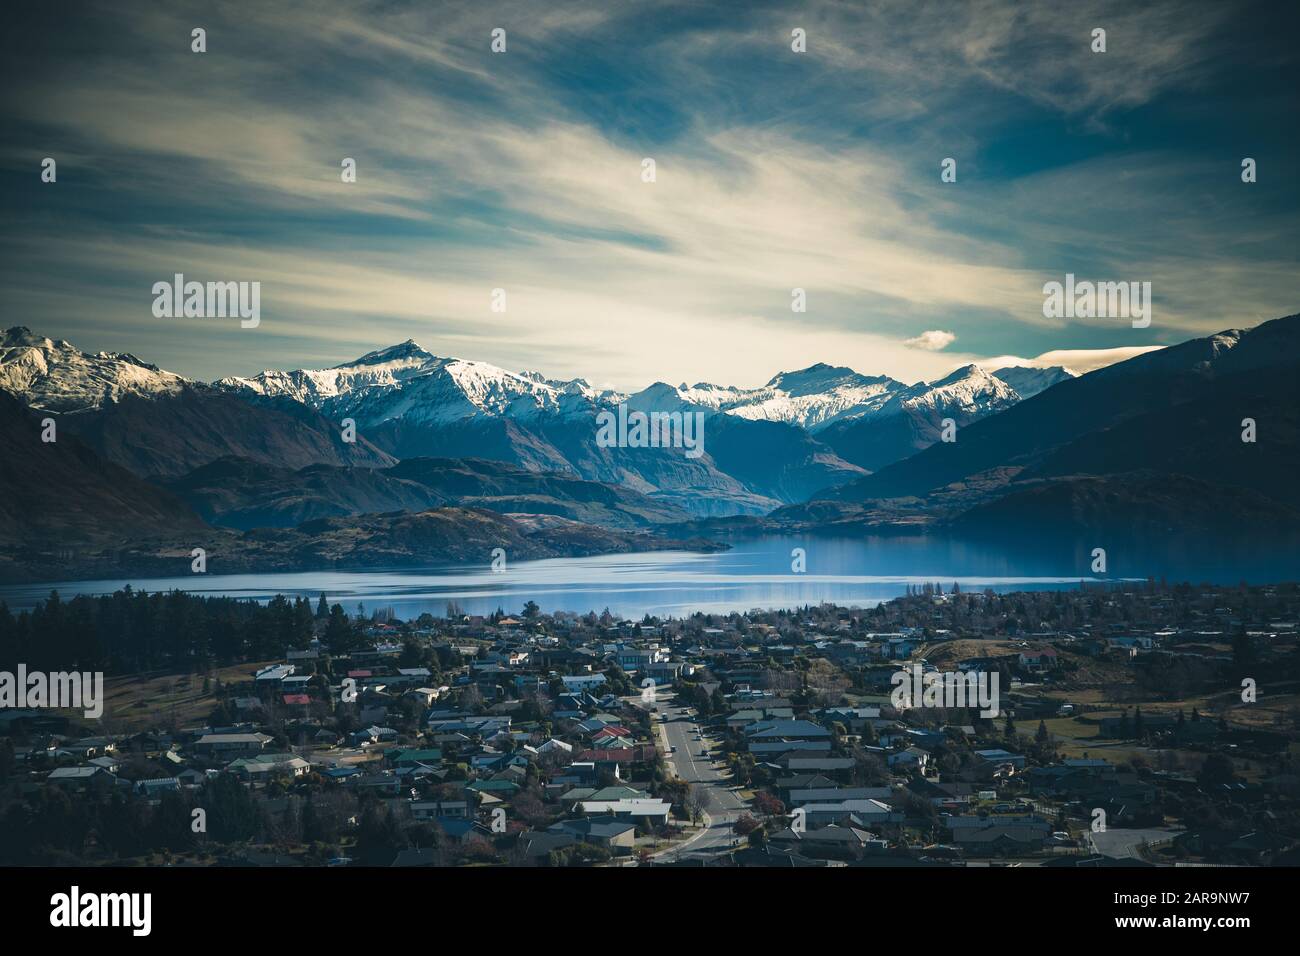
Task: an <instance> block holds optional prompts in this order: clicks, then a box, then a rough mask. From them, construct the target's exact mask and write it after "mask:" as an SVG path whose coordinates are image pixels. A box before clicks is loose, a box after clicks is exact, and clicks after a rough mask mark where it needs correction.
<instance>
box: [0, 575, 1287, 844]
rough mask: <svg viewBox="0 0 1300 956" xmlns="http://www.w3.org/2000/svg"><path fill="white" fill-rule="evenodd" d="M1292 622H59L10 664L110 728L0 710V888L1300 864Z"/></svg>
mask: <svg viewBox="0 0 1300 956" xmlns="http://www.w3.org/2000/svg"><path fill="white" fill-rule="evenodd" d="M1298 621H1300V586H1297V585H1294V584H1288V585H1270V586H1258V587H1253V586H1249V587H1248V586H1245V585H1242V586H1238V587H1219V586H1209V585H1189V584H1180V585H1169V584H1166V583H1164V582H1157V581H1147V582H1145V583H1115V584H1107V585H1084V584H1080V585H1079V586H1078V587H1077V588H1075V589H1072V590H1058V591H1049V590H1043V591H1027V592H1019V593H1007V594H997V593H994V592H993V591H979V592H966V591H963V590H962V589H961V588H960V587H958V586H957V585H947V586H945V585H942V584H927V585H921V586H908V593H907V594H906V595H905V596H903V597H900V598H897V599H895V600H892V601H888V602H885V603H883V604H880V605H879V606H876V607H869V608H844V607H837V606H832V605H822V606H815V607H804V608H800V609H795V610H788V611H758V610H756V611H752V612H750V613H747V614H726V615H722V614H718V615H709V614H694V615H692V616H690V617H687V618H684V619H675V618H674V619H659V618H654V617H646V618H644V619H642V620H639V621H634V620H624V619H620V618H618V617H616V616H614V615H612V614H610V613H609V612H608V611H606V612H604V613H601V614H597V613H588V614H583V615H579V614H570V613H554V614H548V613H543V612H542V611H541V610H540V609H539V608H538V607H537V605H536V604H534V603H532V602H529V603H528V604H527V605H525V607H524V608H522V609H521V610H520V611H519V612H518V613H515V614H507V613H505V612H504V611H503V610H501V611H498V612H496V613H494V614H491V615H486V616H477V615H467V614H465V613H462V612H461V610H460V609H459V608H458V607H457V606H456V605H455V603H454V602H451V603H449V604H448V606H447V608H446V613H445V615H440V616H435V615H432V614H423V615H421V616H419V617H418V618H416V619H414V620H397V619H396V618H395V617H394V616H393V614H392V612H391V611H389V610H387V609H371V610H369V611H367V610H366V609H365V608H364V607H358V608H356V609H355V610H354V612H353V613H348V612H347V611H345V610H344V608H343V607H342V606H341V605H339V604H337V603H335V604H331V603H330V602H329V600H328V598H327V596H325V595H321V596H320V599H319V601H317V602H316V603H315V606H314V607H313V605H312V603H311V602H309V601H308V600H307V599H306V598H304V597H299V598H297V599H288V598H284V597H277V598H275V599H273V600H272V601H270V602H269V603H266V604H257V603H255V602H252V601H236V600H233V599H228V598H202V597H196V596H193V595H188V594H184V593H181V592H173V593H171V594H145V593H143V592H135V591H131V590H130V589H127V590H125V591H120V592H117V593H116V594H113V595H110V596H104V597H88V596H83V597H78V598H75V599H73V600H72V601H68V602H63V601H61V600H60V599H59V598H58V596H57V595H51V597H50V598H49V600H47V601H45V602H43V603H42V604H40V605H39V606H37V607H36V608H35V609H33V610H32V611H24V612H22V613H20V614H17V615H15V614H12V613H10V611H9V610H8V609H7V608H4V607H0V667H3V668H7V669H10V670H16V669H17V665H18V664H20V663H21V664H24V665H25V666H26V667H27V669H28V671H33V670H36V669H38V668H40V667H43V666H48V667H50V668H53V667H55V666H63V667H67V668H72V667H76V668H77V669H78V670H83V671H85V670H92V669H96V668H101V669H103V670H104V671H106V673H107V677H106V680H105V687H104V692H103V698H104V701H103V704H104V710H103V716H102V717H101V718H99V719H87V718H86V717H85V715H84V714H83V713H82V712H81V711H75V710H52V709H42V708H15V707H7V708H3V709H0V863H3V864H7V865H59V864H67V865H82V866H97V865H109V864H113V865H120V864H123V863H136V864H141V865H160V864H168V865H186V866H220V865H230V866H395V867H411V866H464V865H485V864H486V865H502V866H650V867H656V866H664V867H698V866H724V867H734V866H804V867H807V866H815V867H845V866H849V867H852V866H882V867H922V866H928V867H963V866H964V867H972V866H1043V867H1085V866H1088V867H1091V866H1175V865H1179V866H1183V865H1255V866H1264V865H1270V866H1272V865H1295V864H1296V863H1297V862H1300V852H1298V851H1300V803H1298V802H1297V798H1298V797H1300V787H1298V786H1297V782H1298V781H1297V776H1296V773H1295V770H1294V768H1293V760H1294V758H1295V755H1296V750H1297V742H1298V741H1300V698H1298V697H1297V680H1298V679H1300V643H1298V641H1297V635H1298V633H1300V624H1298V623H1297V622H1298ZM903 671H905V672H906V673H907V674H908V675H909V676H908V678H907V679H908V681H911V680H912V676H911V675H913V674H915V675H918V680H919V675H927V676H928V675H932V674H943V675H960V677H961V678H966V677H970V676H971V675H979V676H980V677H981V678H991V680H990V681H988V684H989V685H990V686H991V687H992V688H993V689H994V693H995V695H996V696H998V697H999V698H1000V699H999V700H997V701H996V703H995V704H994V707H993V708H991V709H990V710H991V711H992V712H993V713H996V716H995V717H991V718H990V717H985V716H981V711H980V706H979V705H980V704H981V701H979V700H976V699H975V695H974V694H972V695H971V698H970V699H969V700H967V701H966V703H969V704H971V705H972V706H971V707H970V708H945V707H942V706H931V705H930V701H928V700H923V699H920V698H918V697H914V696H911V695H908V696H907V697H905V698H900V697H898V696H897V695H891V689H892V688H893V687H894V686H895V685H896V683H897V680H896V675H898V674H899V673H900V672H903ZM947 679H948V680H949V682H950V683H951V681H952V680H953V679H956V678H947ZM930 682H933V681H930ZM972 684H973V681H972ZM927 696H929V695H927ZM939 702H940V703H943V702H945V701H943V700H942V698H940V699H939ZM983 703H984V704H987V701H984V702H983Z"/></svg>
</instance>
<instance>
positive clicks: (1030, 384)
mask: <svg viewBox="0 0 1300 956" xmlns="http://www.w3.org/2000/svg"><path fill="white" fill-rule="evenodd" d="M993 374H994V375H995V376H997V377H998V378H1000V379H1002V381H1004V382H1006V383H1007V384H1008V385H1010V386H1011V387H1012V388H1014V389H1015V390H1016V394H1018V395H1019V396H1020V398H1021V400H1022V401H1023V400H1024V399H1026V398H1033V397H1034V396H1035V395H1037V394H1038V393H1039V392H1042V391H1046V390H1047V389H1049V388H1051V387H1052V386H1053V385H1055V384H1056V383H1057V382H1064V381H1065V380H1066V379H1070V378H1078V377H1079V373H1078V372H1076V371H1074V370H1073V369H1068V368H1065V367H1064V366H1061V365H1052V366H1049V367H1047V368H1030V367H1029V366H1027V365H1009V366H1007V367H1006V368H1000V369H998V370H997V371H996V372H994V373H993Z"/></svg>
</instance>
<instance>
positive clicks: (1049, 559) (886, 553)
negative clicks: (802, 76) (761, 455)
mask: <svg viewBox="0 0 1300 956" xmlns="http://www.w3.org/2000/svg"><path fill="white" fill-rule="evenodd" d="M794 548H803V549H804V550H805V551H806V555H807V557H806V565H807V570H806V572H804V573H802V574H796V573H794V572H793V571H792V570H791V564H792V557H791V551H792V549H794ZM1107 562H1108V563H1107V573H1106V574H1105V575H1094V574H1092V572H1091V570H1090V564H1091V548H1090V547H1089V546H1088V544H1087V543H1076V544H1073V545H1070V546H1067V547H1062V548H1058V549H1056V550H1055V551H1054V552H1016V553H1013V552H1011V551H1009V550H1007V549H1005V548H999V547H997V546H993V545H989V544H987V543H980V544H973V543H970V542H962V541H954V540H948V539H941V538H922V537H908V538H898V537H892V538H857V539H825V538H811V537H810V538H799V537H770V538H761V539H755V540H744V541H738V542H736V543H735V547H734V548H733V549H732V550H731V551H726V552H721V553H718V554H695V553H690V552H681V551H667V552H651V553H643V554H620V555H605V556H602V557H592V558H556V559H551V560H546V561H527V562H520V563H518V564H513V563H511V564H508V566H507V569H506V570H505V571H504V572H498V573H494V572H493V571H492V570H491V568H490V556H488V555H485V556H484V561H483V564H482V566H479V567H465V566H459V567H441V568H429V569H428V570H422V571H411V570H402V571H366V572H363V571H325V572H311V573H294V574H232V575H219V574H210V575H201V576H200V575H186V576H183V577H175V578H153V579H132V580H131V581H129V582H128V581H126V580H110V581H76V582H57V583H52V584H40V585H23V586H11V587H4V588H0V599H3V600H5V601H6V602H8V604H9V606H10V608H12V609H15V610H17V609H19V608H22V607H30V606H31V605H32V604H33V603H34V602H35V601H37V600H40V599H42V598H44V597H45V596H46V595H48V594H49V592H50V590H52V589H57V590H58V591H59V593H60V594H61V595H62V596H64V597H65V598H66V597H71V596H72V595H74V594H104V593H110V592H112V591H115V590H117V589H119V588H121V587H123V586H124V585H126V584H128V583H130V584H131V585H132V586H133V587H135V588H136V589H137V590H141V589H143V590H146V591H165V590H170V589H172V588H180V589H183V590H187V591H191V592H194V593H201V594H221V595H231V596H235V597H247V598H256V599H258V600H265V599H267V598H269V597H272V596H274V595H275V594H285V595H289V596H294V595H299V594H302V595H307V596H309V597H311V598H313V599H315V597H316V596H317V595H319V594H320V593H321V592H324V593H325V594H326V595H328V597H329V600H330V601H331V603H334V602H337V603H341V604H343V605H344V607H345V608H346V609H347V610H348V611H352V610H354V609H355V605H356V604H357V603H358V602H360V603H364V604H365V606H366V609H367V611H369V610H372V609H375V608H387V607H391V608H392V609H393V611H394V613H395V614H397V616H398V617H401V618H410V617H415V616H417V615H419V614H421V613H423V612H425V611H428V612H430V613H433V614H439V615H440V614H443V613H445V611H446V608H447V604H448V602H450V601H454V602H456V604H457V605H459V607H460V608H461V609H462V610H463V611H465V612H466V613H470V614H486V613H491V612H492V611H495V610H496V609H497V608H501V609H503V610H505V611H507V612H511V613H517V612H518V611H519V610H520V608H522V607H523V605H524V602H526V601H529V600H532V601H536V602H537V604H538V605H540V607H541V608H542V610H543V611H577V612H583V613H585V612H586V611H591V610H594V611H601V610H603V609H605V608H609V610H610V611H611V612H613V613H615V614H619V615H623V616H626V617H641V616H642V615H644V614H654V615H659V616H663V615H678V616H680V615H684V614H690V613H692V612H694V611H715V612H727V611H733V610H737V611H746V610H749V609H751V608H781V607H798V606H801V605H804V604H818V603H821V602H823V601H830V602H833V603H836V604H844V605H850V606H853V605H857V606H864V605H874V604H876V603H878V602H879V601H882V600H888V599H889V598H892V597H897V596H898V595H900V594H902V593H904V590H905V588H906V586H907V585H908V584H921V583H924V582H927V581H933V582H938V583H941V584H942V585H943V586H944V590H947V589H948V588H949V587H951V585H952V584H953V582H954V581H955V582H957V583H958V584H959V585H960V586H961V587H962V589H963V590H970V589H984V588H992V589H993V590H995V591H1016V590H1035V589H1053V588H1064V587H1075V586H1077V585H1078V583H1079V581H1081V580H1089V581H1096V580H1102V579H1105V580H1118V579H1125V578H1127V579H1145V578H1147V577H1149V576H1150V577H1155V578H1157V579H1159V578H1162V577H1164V578H1167V579H1168V580H1169V581H1170V582H1176V581H1182V580H1189V581H1193V582H1202V581H1210V582H1215V583H1222V584H1232V583H1236V582H1238V581H1242V580H1245V581H1249V582H1250V583H1256V584H1257V583H1266V582H1269V581H1279V580H1294V579H1296V578H1297V577H1300V573H1298V571H1300V569H1298V568H1297V563H1298V562H1297V560H1296V555H1295V554H1294V553H1290V554H1287V555H1283V556H1276V555H1275V556H1264V555H1260V554H1249V555H1228V554H1224V553H1221V552H1214V553H1212V554H1206V555H1197V554H1188V553H1182V554H1178V555H1173V556H1170V555H1162V556H1158V557H1155V556H1145V557H1138V556H1136V555H1133V554H1131V553H1113V552H1112V553H1109V554H1108V555H1107Z"/></svg>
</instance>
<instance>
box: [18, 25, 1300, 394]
mask: <svg viewBox="0 0 1300 956" xmlns="http://www.w3.org/2000/svg"><path fill="white" fill-rule="evenodd" d="M42 6H43V7H44V9H41V10H35V11H33V10H28V9H25V8H24V9H23V11H22V12H21V13H18V12H14V13H13V14H12V17H11V23H10V25H9V28H8V29H7V31H6V36H5V38H4V41H3V42H4V44H5V50H4V56H3V58H2V63H3V65H2V66H0V69H3V73H4V82H3V87H2V89H3V92H2V93H0V98H2V102H3V108H2V110H0V112H2V114H3V119H4V125H5V128H6V130H7V131H8V133H7V136H6V137H5V139H4V142H3V145H2V146H0V190H2V191H3V200H4V201H3V216H4V219H5V226H6V228H5V229H4V232H3V239H2V240H0V241H2V242H3V256H0V296H2V297H0V305H2V307H3V311H4V320H3V322H2V324H3V325H5V326H8V325H26V326H28V327H30V328H32V329H33V330H35V331H37V332H40V333H43V334H45V335H48V336H50V337H53V338H65V339H68V340H70V341H71V342H73V343H74V344H75V345H77V346H79V347H81V348H84V349H87V350H89V351H98V350H109V351H126V352H131V353H133V354H135V355H137V356H139V357H140V358H142V359H144V360H146V361H149V362H153V363H155V364H158V365H160V366H162V367H163V368H166V369H169V370H171V371H174V372H178V373H180V374H183V375H187V376H190V377H193V378H199V379H205V380H209V379H215V378H218V377H221V376H224V375H232V374H237V375H248V374H253V373H256V372H258V371H260V370H262V369H265V368H286V369H287V368H299V367H320V366H328V365H334V364H339V363H341V362H345V361H349V360H351V359H354V358H356V357H358V356H359V355H361V354H363V353H365V352H368V351H371V350H374V349H377V348H382V347H384V346H387V345H391V344H395V343H397V342H400V341H403V340H405V339H408V338H410V339H414V340H416V341H417V342H419V343H420V344H421V345H422V346H424V348H426V349H427V350H429V351H430V352H433V353H434V354H437V355H443V356H456V357H460V358H466V359H476V360H481V361H487V362H491V363H493V364H496V365H500V366H502V367H505V368H508V369H513V370H525V369H527V370H539V371H541V372H543V373H544V374H545V375H547V376H548V377H551V378H564V379H567V378H572V377H579V376H580V377H583V378H586V379H587V380H589V381H590V382H592V383H593V384H602V385H611V386H614V387H618V388H624V389H633V388H640V387H643V386H645V385H648V384H650V383H652V382H655V381H660V380H662V381H668V382H671V383H673V384H676V383H679V382H687V383H692V384H693V383H696V382H713V383H719V384H731V385H743V386H752V385H758V384H761V383H763V382H766V381H767V380H768V379H769V378H771V377H772V376H773V375H774V374H776V373H777V372H779V371H783V370H791V369H796V368H802V367H806V366H808V365H812V364H814V363H816V362H828V363H830V364H835V365H847V366H850V367H852V368H854V369H856V370H858V371H860V372H863V373H867V374H888V375H891V376H893V377H894V378H897V379H900V380H904V381H909V382H911V381H917V380H920V379H928V380H933V379H936V378H938V377H940V376H942V375H944V374H946V373H947V372H949V371H951V370H952V369H954V368H956V367H958V366H960V365H965V364H968V363H970V362H978V363H981V364H986V365H989V366H990V367H997V366H999V365H1003V364H1034V363H1037V364H1067V365H1069V366H1070V367H1072V368H1074V369H1076V370H1079V371H1086V370H1088V369H1090V368H1094V367H1099V366H1101V365H1104V364H1107V363H1109V362H1112V361H1117V360H1120V359H1123V358H1126V357H1130V356H1132V355H1134V354H1137V353H1138V352H1139V351H1141V350H1144V349H1150V348H1155V347H1160V346H1163V345H1169V344H1173V343H1175V342H1179V341H1183V340H1185V339H1187V338H1190V337H1193V336H1196V335H1203V334H1207V333H1211V332H1215V331H1219V330H1221V329H1226V328H1240V327H1248V326H1252V325H1255V324H1258V323H1259V322H1262V321H1266V320H1268V319H1271V318H1276V317H1278V316H1282V315H1289V314H1292V313H1295V312H1297V311H1300V306H1298V303H1300V294H1297V293H1300V280H1298V278H1297V277H1298V275H1300V270H1298V269H1297V264H1298V263H1297V256H1298V255H1300V242H1298V241H1297V240H1298V239H1300V235H1298V233H1300V221H1298V219H1297V213H1298V212H1300V182H1298V180H1297V176H1296V175H1295V173H1296V146H1297V143H1296V139H1297V133H1296V130H1297V124H1296V122H1295V116H1296V106H1297V97H1298V96H1300V93H1297V91H1298V90H1300V82H1297V81H1298V80H1300V75H1298V74H1300V69H1297V55H1296V53H1295V46H1296V45H1295V42H1294V41H1295V36H1296V27H1297V23H1298V22H1300V15H1298V14H1297V12H1296V5H1294V4H1274V3H1258V4H1255V3H1237V2H1225V0H1210V2H1203V3H1200V2H1198V3H1188V2H1178V3H1158V2H1157V3H1150V4H1140V5H1139V4H1132V3H1129V2H1117V3H1109V2H1105V3H1098V2H1090V0H1079V2H1070V3H1033V4H1024V3H1021V4H1007V3H1000V2H999V3H994V2H982V0H974V2H970V3H948V2H944V3H925V2H918V0H905V2H880V3H838V2H810V3H804V4H789V3H785V4H781V3H764V2H752V3H745V4H735V3H717V4H709V3H673V2H665V0H653V2H641V0H603V2H599V3H597V2H593V0H587V2H583V3H566V2H560V0H551V2H546V3H537V2H531V3H529V2H522V0H520V2H493V0H483V2H473V3H471V2H463V3H437V2H432V3H430V2H424V3H400V2H382V3H380V2H366V0H320V2H313V3H301V4H299V3H275V4H268V3H251V2H228V3H222V4H197V3H195V4H191V3H185V2H176V3H168V4H165V5H148V6H146V5H143V4H141V5H136V6H137V8H136V9H130V8H129V7H128V6H124V5H122V4H120V3H116V2H109V3H84V4H75V5H42ZM196 27H202V28H203V29H204V30H205V31H206V42H207V51H206V52H204V53H195V52H192V50H191V43H192V40H191V31H192V30H193V29H194V28H196ZM1096 28H1102V29H1104V30H1105V31H1106V51H1105V52H1104V53H1095V52H1093V51H1092V49H1091V46H1092V43H1093V39H1092V31H1093V30H1094V29H1096ZM494 29H502V30H504V31H505V39H506V49H505V52H503V53H494V52H493V51H492V49H491V43H492V31H493V30H494ZM795 29H799V30H803V31H804V33H805V35H806V52H802V53H796V52H795V51H794V50H793V49H792V31H793V30H795ZM46 157H50V158H53V159H55V160H56V163H57V181H56V182H54V183H47V182H42V181H41V163H42V160H43V159H44V158H46ZM1246 157H1250V158H1253V159H1254V160H1255V161H1256V163H1257V181H1256V182H1254V183H1243V182H1242V179H1241V162H1242V159H1243V158H1246ZM344 158H352V159H355V161H356V173H357V175H356V181H355V182H352V183H345V182H343V181H342V177H341V175H340V172H341V163H342V161H343V160H344ZM947 158H952V159H955V160H956V181H955V182H943V181H941V177H940V173H941V163H942V161H943V160H944V159H947ZM646 159H653V160H654V169H655V178H654V181H653V182H646V181H644V179H643V169H644V160H646ZM175 273H183V274H184V275H185V276H186V278H187V279H197V280H199V281H209V280H210V281H257V282H260V283H261V310H262V316H261V322H260V325H259V326H258V327H257V328H255V329H244V328H241V327H240V325H239V322H238V321H237V320H232V319H222V318H170V319H159V318H155V316H154V315H153V312H152V303H153V295H152V292H151V289H152V286H153V284H154V283H155V282H158V281H161V280H170V279H171V277H172V276H173V275H174V274H175ZM1067 273H1072V274H1074V275H1075V276H1076V277H1078V278H1079V279H1081V280H1084V279H1087V280H1094V281H1138V282H1144V281H1145V282H1150V283H1151V288H1152V298H1153V320H1152V322H1151V325H1150V327H1148V328H1144V329H1135V328H1132V327H1131V323H1130V322H1129V321H1128V320H1127V319H1124V318H1114V317H1112V318H1104V319H1059V318H1045V317H1044V315H1043V299H1044V295H1043V285H1044V283H1046V282H1049V281H1063V280H1064V277H1065V275H1066V274H1067ZM494 289H504V290H505V293H506V297H505V303H506V308H505V311H504V312H496V311H493V309H492V305H493V290H494ZM794 289H802V290H804V296H805V298H806V311H804V312H796V311H793V310H792V308H791V304H792V290H794ZM498 301H499V300H498Z"/></svg>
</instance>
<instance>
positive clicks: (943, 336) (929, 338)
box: [903, 329, 957, 352]
mask: <svg viewBox="0 0 1300 956" xmlns="http://www.w3.org/2000/svg"><path fill="white" fill-rule="evenodd" d="M955 341H957V336H955V335H953V334H952V333H951V332H943V331H940V330H939V329H929V330H928V331H925V332H922V333H921V334H920V335H918V336H917V337H916V338H914V339H906V340H904V342H903V344H904V345H905V346H907V347H908V348H909V349H924V350H925V351H927V352H938V351H939V350H940V349H946V348H947V347H948V346H950V345H952V343H953V342H955Z"/></svg>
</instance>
